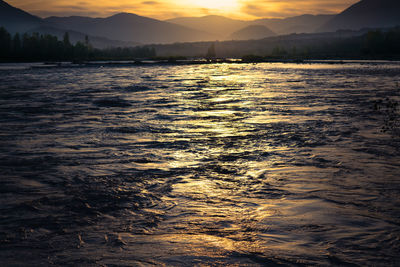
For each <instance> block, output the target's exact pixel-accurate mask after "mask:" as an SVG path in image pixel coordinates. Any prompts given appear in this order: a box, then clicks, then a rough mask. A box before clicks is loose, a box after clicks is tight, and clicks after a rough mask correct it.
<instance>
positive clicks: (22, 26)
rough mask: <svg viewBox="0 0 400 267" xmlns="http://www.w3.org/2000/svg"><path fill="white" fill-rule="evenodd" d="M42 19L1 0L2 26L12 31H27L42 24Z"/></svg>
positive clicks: (0, 24)
mask: <svg viewBox="0 0 400 267" xmlns="http://www.w3.org/2000/svg"><path fill="white" fill-rule="evenodd" d="M42 23H43V21H42V19H40V18H38V17H36V16H33V15H31V14H29V13H27V12H25V11H23V10H21V9H18V8H15V7H13V6H11V5H9V4H7V3H6V2H4V1H2V0H0V26H2V27H4V28H6V29H7V31H9V32H11V33H16V32H26V31H28V30H30V29H33V28H35V27H38V26H40V25H41V24H42Z"/></svg>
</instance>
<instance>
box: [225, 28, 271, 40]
mask: <svg viewBox="0 0 400 267" xmlns="http://www.w3.org/2000/svg"><path fill="white" fill-rule="evenodd" d="M274 35H276V34H275V33H274V32H273V31H271V30H270V29H268V28H267V27H265V26H262V25H250V26H247V27H244V28H243V29H241V30H238V31H236V32H234V33H232V34H231V36H230V39H231V40H258V39H263V38H266V37H270V36H274Z"/></svg>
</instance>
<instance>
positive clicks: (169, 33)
mask: <svg viewBox="0 0 400 267" xmlns="http://www.w3.org/2000/svg"><path fill="white" fill-rule="evenodd" d="M45 21H46V22H47V23H50V24H51V25H54V26H55V27H57V28H62V29H66V30H74V31H79V32H83V33H86V34H89V35H93V36H101V37H105V38H108V39H113V40H121V41H125V42H140V43H147V44H149V43H174V42H194V41H206V40H208V41H210V40H215V36H213V35H212V34H209V33H206V32H202V31H198V30H194V29H190V28H187V27H184V26H180V25H176V24H173V23H169V22H164V21H159V20H156V19H151V18H147V17H142V16H138V15H135V14H130V13H119V14H116V15H114V16H111V17H107V18H89V17H76V16H73V17H49V18H46V19H45Z"/></svg>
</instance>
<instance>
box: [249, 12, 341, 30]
mask: <svg viewBox="0 0 400 267" xmlns="http://www.w3.org/2000/svg"><path fill="white" fill-rule="evenodd" d="M334 17H335V15H309V14H305V15H301V16H295V17H289V18H285V19H258V20H255V21H253V23H254V24H260V25H264V26H266V27H268V28H269V29H271V30H272V31H274V32H276V33H277V34H291V33H312V32H315V31H316V30H317V29H318V28H320V27H321V26H323V25H324V24H325V23H327V22H328V21H329V20H331V19H332V18H334Z"/></svg>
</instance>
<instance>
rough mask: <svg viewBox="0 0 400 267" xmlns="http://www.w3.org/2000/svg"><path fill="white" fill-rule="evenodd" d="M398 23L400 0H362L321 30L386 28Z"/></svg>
mask: <svg viewBox="0 0 400 267" xmlns="http://www.w3.org/2000/svg"><path fill="white" fill-rule="evenodd" d="M396 25H400V1H399V0H362V1H360V2H358V3H356V4H354V5H352V6H351V7H349V8H348V9H346V10H345V11H343V12H342V13H340V14H338V15H337V16H336V17H334V18H333V19H332V20H330V21H329V22H327V23H326V24H325V25H324V26H323V27H321V28H320V29H319V31H325V32H330V31H336V30H339V29H350V30H358V29H361V28H385V27H391V26H396Z"/></svg>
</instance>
